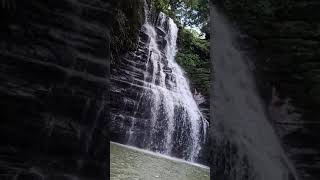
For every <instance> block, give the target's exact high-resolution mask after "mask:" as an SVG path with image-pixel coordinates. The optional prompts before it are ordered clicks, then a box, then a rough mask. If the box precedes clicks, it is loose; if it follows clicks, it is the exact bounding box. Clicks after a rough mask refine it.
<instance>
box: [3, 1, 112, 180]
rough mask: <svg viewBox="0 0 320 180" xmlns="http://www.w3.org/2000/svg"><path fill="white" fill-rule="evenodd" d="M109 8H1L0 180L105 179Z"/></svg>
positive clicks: (80, 4)
mask: <svg viewBox="0 0 320 180" xmlns="http://www.w3.org/2000/svg"><path fill="white" fill-rule="evenodd" d="M110 8H111V7H109V5H108V3H106V2H103V1H100V0H94V1H92V0H90V1H89V0H78V1H69V0H61V1H40V0H35V1H26V0H22V1H15V4H14V5H13V6H10V7H7V6H1V17H3V18H4V19H3V20H1V32H0V39H1V41H0V59H1V62H0V96H1V101H0V115H1V118H0V119H1V120H0V164H1V165H0V179H19V180H20V179H21V180H22V179H23V180H26V179H32V180H35V179H45V180H47V179H48V180H53V179H66V180H67V179H74V178H78V179H106V171H107V167H106V166H107V162H105V161H106V158H107V154H108V149H109V148H108V142H107V141H108V134H107V120H108V105H107V100H108V86H109V83H108V79H107V76H108V69H109V64H108V58H109V51H108V49H109V47H108V44H109V38H110V37H109V28H110V26H109V21H110V20H109V18H110Z"/></svg>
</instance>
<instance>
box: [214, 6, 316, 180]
mask: <svg viewBox="0 0 320 180" xmlns="http://www.w3.org/2000/svg"><path fill="white" fill-rule="evenodd" d="M212 2H213V3H215V4H217V5H218V6H219V7H220V8H222V9H223V10H224V11H225V13H226V14H227V15H228V16H229V17H230V19H231V20H233V21H234V22H235V25H236V26H237V27H238V29H239V30H240V31H241V33H242V36H241V37H240V39H239V42H240V44H239V48H241V49H242V50H243V52H244V53H245V54H246V55H249V56H251V57H253V58H252V59H255V60H256V61H255V62H254V63H255V70H256V77H257V81H258V82H257V83H258V85H259V88H260V90H261V95H262V96H263V98H264V99H265V101H266V104H267V105H268V107H269V108H268V110H269V114H270V117H271V119H272V121H273V123H274V126H275V128H276V129H277V131H278V133H279V135H280V136H281V139H282V142H283V144H284V145H285V148H286V150H287V152H288V153H289V155H290V158H291V159H292V160H293V161H294V162H295V165H296V168H297V169H298V171H299V174H300V175H301V178H302V179H304V180H311V179H312V180H315V179H319V177H320V174H319V170H320V165H319V160H320V146H319V144H320V142H319V138H320V133H319V129H320V122H319V117H320V114H319V111H318V109H319V108H318V107H319V104H320V100H319V95H320V91H319V84H320V82H319V81H320V79H319V75H320V71H319V63H320V61H319V58H320V51H319V50H320V39H319V32H320V29H319V28H320V18H319V17H320V16H319V12H320V4H319V2H318V1H313V0H311V1H303V0H296V1H294V0H281V1H275V0H262V1H254V0H240V1H234V0H226V1H220V0H216V1H215V2H214V1H212ZM275 92H276V93H275ZM275 97H276V98H275ZM287 99H289V101H288V102H289V104H290V105H292V106H293V107H294V108H286V110H285V111H286V112H285V113H283V108H284V106H285V105H286V103H287V101H286V100H287ZM290 109H291V110H290ZM281 111H282V113H281ZM280 114H282V116H281V115H280ZM284 114H285V115H284ZM295 114H300V117H295V118H288V119H286V118H287V117H288V116H292V115H295Z"/></svg>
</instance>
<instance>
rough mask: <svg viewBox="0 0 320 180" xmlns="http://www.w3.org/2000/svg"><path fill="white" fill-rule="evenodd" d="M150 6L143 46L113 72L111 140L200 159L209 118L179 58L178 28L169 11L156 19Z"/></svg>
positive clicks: (142, 30)
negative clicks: (205, 115)
mask: <svg viewBox="0 0 320 180" xmlns="http://www.w3.org/2000/svg"><path fill="white" fill-rule="evenodd" d="M148 9H149V8H148V6H147V4H146V3H145V24H144V25H143V27H142V28H141V31H140V35H139V43H138V46H137V49H136V50H135V51H134V52H132V53H129V54H128V55H127V56H126V57H124V58H123V59H122V60H121V67H120V68H118V69H117V70H114V72H113V73H112V77H111V80H112V84H113V85H112V89H111V92H112V96H111V98H112V100H111V101H112V103H113V106H114V108H113V110H112V112H111V116H112V122H111V134H113V135H114V138H113V137H111V139H115V141H118V142H121V143H125V144H128V145H132V146H136V147H140V148H143V149H148V150H151V151H154V152H159V153H162V154H166V155H170V156H175V157H179V158H183V159H186V160H189V161H197V158H198V156H199V153H200V151H201V147H202V145H203V144H204V143H205V139H206V130H207V128H208V127H207V126H208V122H207V120H206V119H205V118H204V117H203V115H202V113H201V111H200V110H199V107H198V105H197V103H196V101H195V100H194V98H193V94H192V92H191V90H190V87H189V83H188V80H187V78H186V77H185V72H184V71H183V69H182V68H181V67H180V66H179V65H178V64H177V63H176V61H175V55H176V52H177V36H178V28H177V25H176V24H175V23H174V21H173V20H172V19H171V18H169V17H167V16H166V15H165V14H164V13H159V15H158V17H157V18H156V21H155V22H151V20H150V19H151V18H150V12H149V10H148Z"/></svg>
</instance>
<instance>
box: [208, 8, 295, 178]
mask: <svg viewBox="0 0 320 180" xmlns="http://www.w3.org/2000/svg"><path fill="white" fill-rule="evenodd" d="M211 22H213V23H212V26H211V28H212V32H213V34H212V36H213V39H212V44H211V45H212V51H213V52H211V53H212V54H213V56H212V57H213V62H214V63H213V64H214V84H213V86H214V90H213V100H212V101H213V104H214V106H213V114H212V117H213V119H214V121H213V124H212V125H211V127H212V129H211V133H212V137H211V138H212V140H213V141H214V142H215V143H214V146H215V147H214V153H213V155H214V158H213V159H214V164H215V165H216V167H214V168H213V169H212V170H211V171H212V175H213V178H216V179H219V180H224V179H233V180H297V179H298V176H297V175H296V172H295V169H294V167H293V165H292V163H291V162H290V161H289V160H288V158H287V156H286V154H285V153H284V150H283V148H282V146H281V143H280V141H279V138H278V136H277V135H276V132H275V131H274V129H273V127H272V125H271V123H270V122H269V120H268V118H267V115H266V113H265V106H264V104H263V103H262V101H261V99H260V97H259V94H258V93H257V89H256V84H255V81H254V77H253V73H252V72H251V70H250V66H249V64H248V62H249V61H248V60H249V59H248V58H247V57H245V56H244V55H243V54H242V53H241V51H240V50H238V49H237V48H236V46H235V37H236V36H237V35H238V34H237V33H236V32H235V31H234V28H232V26H231V25H230V24H229V23H228V21H227V20H226V18H225V17H224V16H223V15H222V13H220V12H219V11H218V10H217V9H216V7H212V9H211Z"/></svg>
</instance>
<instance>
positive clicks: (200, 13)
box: [152, 0, 209, 35]
mask: <svg viewBox="0 0 320 180" xmlns="http://www.w3.org/2000/svg"><path fill="white" fill-rule="evenodd" d="M152 2H153V3H154V6H155V7H156V9H158V10H159V11H162V12H164V13H165V14H167V15H168V16H170V17H171V18H172V19H174V20H175V22H176V23H177V24H179V25H181V26H182V27H191V28H197V29H199V30H201V32H202V33H205V34H207V35H208V34H209V33H208V23H209V22H208V21H209V18H208V17H209V4H208V0H153V1H152Z"/></svg>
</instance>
